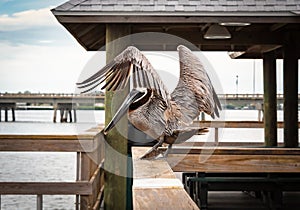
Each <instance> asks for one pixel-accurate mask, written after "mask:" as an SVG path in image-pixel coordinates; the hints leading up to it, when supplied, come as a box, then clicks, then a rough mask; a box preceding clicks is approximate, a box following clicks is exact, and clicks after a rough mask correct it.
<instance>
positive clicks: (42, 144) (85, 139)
mask: <svg viewBox="0 0 300 210" xmlns="http://www.w3.org/2000/svg"><path fill="white" fill-rule="evenodd" d="M102 140H103V139H102V136H101V134H100V133H97V132H93V133H91V134H83V135H0V151H53V152H92V151H94V150H95V149H96V148H97V147H98V145H99V144H100V142H101V141H102Z"/></svg>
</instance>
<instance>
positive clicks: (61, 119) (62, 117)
mask: <svg viewBox="0 0 300 210" xmlns="http://www.w3.org/2000/svg"><path fill="white" fill-rule="evenodd" d="M63 119H64V109H63V108H62V107H60V122H63Z"/></svg>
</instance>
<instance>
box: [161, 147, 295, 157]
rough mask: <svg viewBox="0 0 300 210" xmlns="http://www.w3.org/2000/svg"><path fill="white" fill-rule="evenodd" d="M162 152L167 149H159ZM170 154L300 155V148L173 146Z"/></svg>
mask: <svg viewBox="0 0 300 210" xmlns="http://www.w3.org/2000/svg"><path fill="white" fill-rule="evenodd" d="M159 150H161V151H162V152H164V151H165V150H166V148H163V147H161V148H159ZM170 154H198V155H202V154H211V155H266V156H268V155H286V156H289V155H300V148H278V147H273V148H269V147H262V148H256V147H253V148H251V147H244V148H241V147H206V146H204V147H199V146H198V147H197V146H195V147H185V146H173V148H172V150H171V152H170Z"/></svg>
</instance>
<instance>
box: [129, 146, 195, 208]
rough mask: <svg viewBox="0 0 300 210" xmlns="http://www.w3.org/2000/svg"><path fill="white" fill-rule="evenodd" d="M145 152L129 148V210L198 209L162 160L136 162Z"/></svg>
mask: <svg viewBox="0 0 300 210" xmlns="http://www.w3.org/2000/svg"><path fill="white" fill-rule="evenodd" d="M148 149H149V148H145V147H133V148H132V162H133V186H132V197H133V209H134V210H152V209H166V208H167V209H187V210H192V209H193V210H197V209H199V208H198V207H197V205H196V204H195V203H194V201H193V200H192V199H191V198H190V196H189V195H188V194H187V192H186V191H185V190H184V188H183V184H182V183H181V182H180V180H179V179H177V178H176V176H175V174H174V173H173V171H172V169H171V168H170V166H169V164H168V163H167V161H166V160H165V159H161V160H140V159H139V157H141V156H142V155H143V154H145V152H146V151H147V150H148Z"/></svg>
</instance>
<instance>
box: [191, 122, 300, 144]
mask: <svg viewBox="0 0 300 210" xmlns="http://www.w3.org/2000/svg"><path fill="white" fill-rule="evenodd" d="M192 127H197V128H199V127H207V128H213V129H214V140H215V142H218V141H219V129H220V128H264V122H259V121H194V123H193V124H192ZM298 127H300V122H298ZM277 128H283V122H277Z"/></svg>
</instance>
